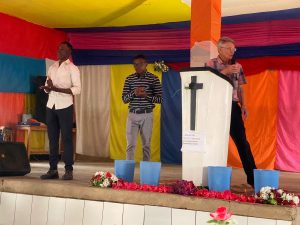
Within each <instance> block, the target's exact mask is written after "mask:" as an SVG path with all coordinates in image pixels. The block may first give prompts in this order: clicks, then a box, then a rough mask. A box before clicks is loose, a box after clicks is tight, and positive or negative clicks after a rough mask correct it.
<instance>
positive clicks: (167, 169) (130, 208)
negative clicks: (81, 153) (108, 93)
mask: <svg viewBox="0 0 300 225" xmlns="http://www.w3.org/2000/svg"><path fill="white" fill-rule="evenodd" d="M31 167H32V172H31V173H30V174H28V175H26V176H23V177H1V183H0V193H1V204H0V224H1V225H17V224H20V225H21V224H22V225H27V224H28V225H34V224H37V225H43V224H45V225H50V224H51V225H52V224H53V225H54V224H55V225H58V224H60V223H59V222H57V221H52V222H51V221H50V222H49V210H50V209H51V204H52V203H53V204H54V205H57V207H59V205H60V204H62V205H61V210H63V211H64V213H63V214H61V210H60V211H59V213H60V214H61V217H58V218H61V221H60V222H61V224H62V225H67V224H72V225H74V224H81V225H88V224H100V225H113V224H117V225H126V224H128V225H134V224H140V225H141V224H143V225H152V224H153V225H154V224H155V225H157V224H162V225H165V224H166V225H167V224H170V225H175V224H178V225H179V224H193V225H204V224H205V223H204V222H205V221H207V220H208V219H209V214H208V212H213V211H215V209H216V208H217V207H219V206H227V207H229V208H230V210H231V211H232V212H233V213H234V215H236V216H235V219H236V220H237V221H238V222H239V223H238V224H239V225H260V224H264V225H300V210H299V207H298V208H295V207H294V208H293V207H282V206H271V205H262V204H249V203H239V202H228V201H223V200H216V199H205V198H196V197H186V196H180V195H175V194H161V193H151V192H139V191H126V190H112V189H106V188H95V187H91V186H90V183H89V180H90V179H91V177H92V175H93V174H94V173H95V172H96V171H111V172H114V168H113V162H80V161H79V162H76V163H75V166H74V180H72V181H63V180H46V181H45V180H40V179H39V176H40V175H41V174H42V173H44V172H46V171H47V170H48V163H47V162H36V161H34V162H31ZM63 171H64V169H63V165H62V164H59V172H60V175H62V174H63ZM177 179H181V166H180V165H163V166H162V171H161V183H163V184H167V183H172V182H174V181H175V180H177ZM299 180H300V174H299V173H289V172H281V175H280V187H281V188H284V189H286V190H288V191H289V192H295V193H300V185H298V183H299ZM135 181H137V182H138V181H139V168H138V166H136V170H135ZM245 181H246V177H245V175H244V173H243V171H242V170H241V169H233V176H232V191H233V192H236V193H245V192H247V193H252V192H253V189H251V188H249V186H246V185H244V184H245ZM42 196H44V197H42ZM18 199H19V200H18ZM45 202H48V203H47V204H46V203H45ZM51 202H52V203H51ZM13 204H14V207H13V206H12V205H13ZM20 204H21V205H22V206H18V205H20ZM40 204H44V206H45V207H46V209H43V210H44V211H43V210H42V207H40V206H39V205H40ZM95 204H96V206H97V207H98V208H99V207H100V208H99V210H102V211H101V223H100V222H99V223H93V222H92V221H91V222H87V221H89V219H88V218H87V217H84V215H87V213H88V212H89V213H91V210H92V211H93V209H94V208H95V207H94V206H95ZM97 204H100V205H97ZM37 206H39V207H37ZM75 206H76V207H77V208H76V207H75ZM36 207H37V208H36ZM74 207H75V208H76V209H75V208H74ZM89 207H90V208H89ZM97 207H96V208H97ZM24 208H30V210H29V211H28V212H27V214H28V213H29V214H28V215H29V218H30V220H28V221H29V222H28V221H27V222H24V219H22V218H23V216H24V212H23V211H22V210H21V209H24ZM54 208H56V207H54ZM18 209H19V210H21V211H22V212H23V213H21V211H20V212H19V214H18ZM36 210H42V211H43V212H44V213H45V215H46V217H47V220H46V221H47V222H46V223H42V222H41V221H43V218H40V219H39V220H37V219H34V218H33V216H34V215H35V214H34V213H36ZM74 210H75V211H74ZM12 211H13V212H12ZM25 211H26V210H25ZM77 211H79V213H78V212H77ZM51 212H52V213H58V212H56V211H55V210H54V209H53V210H52V211H51ZM68 212H69V213H68ZM71 212H72V213H73V214H74V212H75V214H76V216H75V218H77V217H78V216H79V217H78V220H79V221H81V222H78V221H75V219H74V215H73V216H71V214H72V213H71ZM137 212H140V213H137ZM4 214H5V215H4ZM10 214H13V216H12V218H13V222H12V220H9V219H8V217H9V216H7V215H10ZM27 214H26V215H27ZM36 214H37V215H41V214H42V213H36ZM112 214H113V215H114V216H113V217H114V218H113V219H108V218H110V217H111V216H112ZM140 214H142V215H140ZM28 215H27V217H28ZM55 215H56V214H55ZM80 215H81V216H80ZM97 215H98V214H97ZM97 215H96V214H95V216H96V217H97ZM180 215H182V216H180ZM4 217H5V218H4ZM27 217H26V218H27ZM56 217H57V216H56ZM98 217H99V216H98ZM98 217H97V218H98ZM134 217H137V218H138V219H136V218H135V219H133V218H134ZM177 217H178V219H176V218H177ZM181 217H182V218H186V219H187V220H190V222H185V223H179V221H180V218H181ZM51 218H52V217H51ZM68 218H69V219H68ZM154 218H156V219H154ZM159 218H162V220H159ZM193 218H194V219H193ZM98 219H99V218H98ZM157 219H158V220H157ZM186 219H185V221H186ZM62 220H63V222H62ZM34 221H39V222H36V223H34ZM130 221H131V222H130ZM138 221H140V222H138ZM159 221H160V222H159ZM161 221H165V222H161ZM193 221H194V222H193ZM132 223H133V224H132Z"/></svg>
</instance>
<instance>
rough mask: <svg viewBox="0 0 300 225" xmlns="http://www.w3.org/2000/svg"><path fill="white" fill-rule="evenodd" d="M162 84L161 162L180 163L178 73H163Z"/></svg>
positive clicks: (180, 132) (180, 129) (179, 93)
mask: <svg viewBox="0 0 300 225" xmlns="http://www.w3.org/2000/svg"><path fill="white" fill-rule="evenodd" d="M162 84H163V97H164V100H163V103H162V106H161V131H160V140H161V141H160V142H161V143H160V151H161V161H162V162H163V163H181V160H182V157H181V145H182V136H181V134H182V119H181V118H182V117H181V78H180V75H179V73H178V72H176V71H174V70H172V69H171V70H169V71H168V72H166V73H163V76H162Z"/></svg>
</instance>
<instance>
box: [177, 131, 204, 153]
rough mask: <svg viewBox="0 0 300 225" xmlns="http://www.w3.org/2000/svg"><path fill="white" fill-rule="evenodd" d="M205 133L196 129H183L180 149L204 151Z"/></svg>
mask: <svg viewBox="0 0 300 225" xmlns="http://www.w3.org/2000/svg"><path fill="white" fill-rule="evenodd" d="M205 145H206V135H205V134H203V133H200V132H198V131H184V132H183V134H182V148H181V151H185V152H187V151H191V152H205V149H206V148H205Z"/></svg>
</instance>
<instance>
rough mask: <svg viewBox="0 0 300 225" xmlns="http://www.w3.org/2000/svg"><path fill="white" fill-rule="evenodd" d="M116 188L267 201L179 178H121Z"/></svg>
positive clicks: (255, 201) (246, 200) (252, 201)
mask: <svg viewBox="0 0 300 225" xmlns="http://www.w3.org/2000/svg"><path fill="white" fill-rule="evenodd" d="M112 188H113V189H116V190H132V191H147V192H159V193H170V194H179V195H188V196H195V197H202V198H211V199H222V200H227V201H235V202H248V203H265V202H262V201H261V200H260V199H258V198H257V197H255V196H254V195H243V194H235V193H232V192H231V191H224V192H217V191H209V190H207V189H205V188H198V187H196V186H195V185H194V184H193V182H192V181H185V180H178V181H176V183H175V184H173V185H158V186H153V185H148V184H138V183H134V182H126V181H124V180H121V179H119V180H118V182H116V183H114V184H113V185H112ZM284 205H289V206H295V204H292V203H285V204H284Z"/></svg>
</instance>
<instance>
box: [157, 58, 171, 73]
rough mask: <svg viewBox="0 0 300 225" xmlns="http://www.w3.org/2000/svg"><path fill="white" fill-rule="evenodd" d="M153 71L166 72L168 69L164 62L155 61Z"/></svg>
mask: <svg viewBox="0 0 300 225" xmlns="http://www.w3.org/2000/svg"><path fill="white" fill-rule="evenodd" d="M154 71H158V72H168V71H169V67H168V66H167V65H166V64H165V62H164V61H163V60H162V61H155V62H154Z"/></svg>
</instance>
